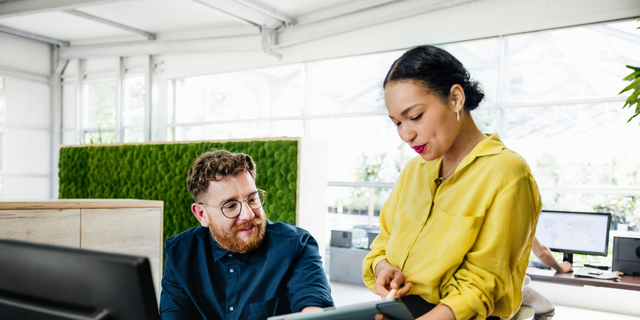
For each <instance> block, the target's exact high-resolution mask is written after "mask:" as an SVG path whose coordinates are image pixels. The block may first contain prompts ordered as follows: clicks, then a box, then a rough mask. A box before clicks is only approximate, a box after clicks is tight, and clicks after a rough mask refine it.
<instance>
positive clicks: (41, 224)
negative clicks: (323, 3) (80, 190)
mask: <svg viewBox="0 0 640 320" xmlns="http://www.w3.org/2000/svg"><path fill="white" fill-rule="evenodd" d="M162 209H163V203H162V201H148V200H99V199H87V200H84V199H82V200H67V199H61V200H43V201H0V238H4V239H14V240H21V241H31V242H38V243H44V244H51V245H59V246H67V247H73V248H81V249H89V250H97V251H106V252H115V253H122V254H129V255H138V256H146V257H148V258H149V261H150V262H151V273H152V276H153V282H154V286H155V289H156V294H157V295H158V298H159V293H160V280H161V279H162V265H163V263H162V241H163V239H162V214H163V213H162Z"/></svg>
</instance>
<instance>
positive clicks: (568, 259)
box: [562, 252, 573, 265]
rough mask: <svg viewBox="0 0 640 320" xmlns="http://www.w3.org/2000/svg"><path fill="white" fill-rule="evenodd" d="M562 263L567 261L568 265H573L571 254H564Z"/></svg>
mask: <svg viewBox="0 0 640 320" xmlns="http://www.w3.org/2000/svg"><path fill="white" fill-rule="evenodd" d="M562 261H569V263H571V264H572V265H573V253H566V252H565V253H564V257H563V258H562Z"/></svg>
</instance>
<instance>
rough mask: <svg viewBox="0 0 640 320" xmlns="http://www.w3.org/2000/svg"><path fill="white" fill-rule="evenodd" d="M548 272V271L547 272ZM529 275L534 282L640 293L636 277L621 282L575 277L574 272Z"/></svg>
mask: <svg viewBox="0 0 640 320" xmlns="http://www.w3.org/2000/svg"><path fill="white" fill-rule="evenodd" d="M545 271H546V270H545ZM527 275H528V276H529V277H531V280H533V281H545V282H552V283H558V284H567V285H574V286H594V287H606V288H615V289H624V290H634V291H640V277H634V276H627V275H625V276H622V279H620V281H619V282H615V281H613V280H600V279H593V278H585V277H574V276H573V273H572V272H569V273H555V274H553V275H550V274H549V273H546V272H536V271H532V272H530V270H527Z"/></svg>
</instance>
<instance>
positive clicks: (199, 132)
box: [175, 122, 269, 141]
mask: <svg viewBox="0 0 640 320" xmlns="http://www.w3.org/2000/svg"><path fill="white" fill-rule="evenodd" d="M268 133H269V123H268V122H254V123H232V124H215V125H214V124H210V125H199V126H176V129H175V141H183V140H223V139H247V138H264V137H268Z"/></svg>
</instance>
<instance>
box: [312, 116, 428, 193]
mask: <svg viewBox="0 0 640 320" xmlns="http://www.w3.org/2000/svg"><path fill="white" fill-rule="evenodd" d="M309 123H310V136H311V137H312V138H316V139H322V140H326V141H327V145H328V150H329V156H328V180H329V181H382V182H395V181H396V179H397V178H398V175H399V172H400V170H401V169H402V168H404V165H405V164H406V163H407V161H408V160H409V159H411V158H413V157H414V156H415V155H416V154H415V152H414V151H413V150H411V148H409V146H408V145H407V144H406V143H404V142H402V140H400V137H399V136H398V134H397V132H396V127H395V126H394V125H393V123H392V122H391V121H390V120H389V118H388V117H387V116H369V117H350V118H335V119H316V120H309Z"/></svg>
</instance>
